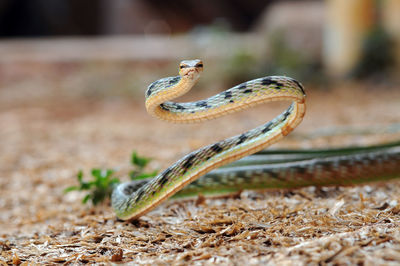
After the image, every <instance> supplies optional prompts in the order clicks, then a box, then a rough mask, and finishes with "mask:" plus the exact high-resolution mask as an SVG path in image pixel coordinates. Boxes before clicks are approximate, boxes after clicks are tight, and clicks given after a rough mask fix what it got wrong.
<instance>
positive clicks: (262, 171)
mask: <svg viewBox="0 0 400 266" xmlns="http://www.w3.org/2000/svg"><path fill="white" fill-rule="evenodd" d="M202 70H203V62H202V61H201V60H198V59H196V60H185V61H182V62H181V63H180V66H179V76H176V77H167V78H162V79H160V80H157V81H155V82H153V83H152V84H151V85H150V86H149V87H148V89H147V91H146V109H147V111H148V113H149V114H151V115H152V116H155V117H157V118H159V119H162V120H166V121H170V122H175V123H193V122H200V121H204V120H208V119H213V118H217V117H220V116H222V115H225V114H228V113H233V112H236V111H240V110H243V109H247V108H249V107H251V106H254V105H258V104H261V103H265V102H269V101H282V100H284V101H291V102H292V103H291V105H290V106H289V108H288V109H287V110H285V111H284V112H283V113H281V114H280V115H278V116H277V117H276V118H274V119H273V120H271V121H270V122H268V123H266V124H263V125H261V126H259V127H256V128H254V129H251V130H249V131H247V132H245V133H243V134H240V135H237V136H234V137H230V138H227V139H225V140H222V141H219V142H217V143H214V144H211V145H208V146H205V147H203V148H200V149H198V150H196V151H193V152H192V153H190V154H188V155H186V156H184V157H183V158H182V159H180V160H179V161H177V162H176V163H175V164H173V165H172V166H170V167H168V168H167V169H166V170H164V171H163V172H162V173H160V174H159V175H158V176H156V177H155V178H152V179H150V180H136V181H132V182H128V183H122V184H120V185H118V186H117V187H116V188H115V189H114V190H113V193H112V197H111V204H112V207H113V209H114V211H115V213H116V215H117V217H118V218H120V219H122V220H135V219H138V218H139V217H140V216H142V215H144V214H145V213H147V212H149V211H150V210H152V209H153V208H155V207H156V206H158V205H159V204H160V203H162V202H163V201H165V200H166V199H168V198H169V197H171V196H173V195H174V194H176V193H177V195H181V196H185V195H192V194H196V193H200V192H201V193H203V194H208V193H224V192H227V193H230V192H234V191H239V190H242V189H265V188H280V187H299V186H304V185H324V184H354V183H357V182H363V181H368V180H374V179H379V180H380V179H383V178H385V179H388V178H394V177H398V176H400V147H399V146H396V145H394V146H393V147H392V146H390V147H386V148H382V149H380V148H376V149H372V150H371V151H369V152H361V153H357V154H355V155H354V154H339V155H337V156H315V157H308V159H304V158H305V157H307V156H305V155H301V156H300V157H299V158H300V159H294V160H293V161H291V162H285V161H284V162H277V163H264V164H261V165H257V164H253V165H250V166H246V165H245V166H240V165H239V166H233V167H230V168H220V169H217V170H214V171H212V170H213V169H216V168H218V167H221V166H223V165H226V164H229V163H231V162H233V161H237V160H240V159H241V158H243V157H246V156H248V155H250V154H254V153H257V152H258V151H261V150H263V149H264V148H266V147H267V146H269V145H271V144H273V143H275V142H277V141H279V140H280V139H282V138H283V137H284V136H286V135H287V134H289V133H290V132H291V131H292V130H293V129H294V128H295V127H296V126H297V125H298V124H299V123H300V122H301V121H302V119H303V116H304V114H305V110H306V107H305V97H306V95H305V92H304V88H303V86H302V85H301V84H300V83H299V82H298V81H296V80H294V79H292V78H289V77H285V76H268V77H264V78H259V79H254V80H251V81H247V82H244V83H242V84H239V85H237V86H235V87H232V88H230V89H228V90H226V91H223V92H221V93H219V94H216V95H214V96H212V97H210V98H208V99H205V100H201V101H196V102H186V103H176V102H171V101H170V100H172V99H174V98H177V97H179V96H181V95H183V94H185V93H186V92H188V91H189V90H190V89H191V88H192V87H193V86H194V84H195V83H196V82H197V80H198V79H199V77H200V74H201V72H202ZM322 154H325V153H322ZM324 157H325V158H324ZM243 160H245V159H243ZM239 162H240V161H239ZM200 177H201V178H200Z"/></svg>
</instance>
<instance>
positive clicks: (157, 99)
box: [145, 76, 199, 120]
mask: <svg viewBox="0 0 400 266" xmlns="http://www.w3.org/2000/svg"><path fill="white" fill-rule="evenodd" d="M174 79H175V80H178V82H177V83H175V84H171V86H169V87H167V88H166V89H163V90H160V91H158V92H157V94H155V95H153V96H152V97H148V98H146V102H145V105H146V109H147V112H148V113H149V114H150V115H152V116H153V117H156V118H158V119H162V114H161V113H162V111H165V110H163V109H162V104H163V103H164V102H167V101H170V100H172V99H175V98H178V97H180V96H182V95H184V94H186V93H187V92H188V91H190V89H191V88H192V87H193V86H194V85H195V84H196V83H197V81H198V79H199V76H197V77H192V76H183V77H181V76H177V77H175V78H173V79H171V81H169V83H171V82H172V81H174ZM162 120H163V119H162Z"/></svg>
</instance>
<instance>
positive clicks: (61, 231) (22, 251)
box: [0, 83, 400, 265]
mask: <svg viewBox="0 0 400 266" xmlns="http://www.w3.org/2000/svg"><path fill="white" fill-rule="evenodd" d="M364 87H365V84H353V83H349V84H347V83H346V84H342V85H338V86H336V87H335V88H331V89H330V90H325V91H324V90H320V89H315V88H308V90H307V92H308V99H307V103H308V110H307V114H306V117H305V120H304V122H303V123H302V124H301V125H300V126H299V128H297V129H296V130H295V132H293V133H292V134H291V135H290V136H288V137H287V138H286V139H285V140H283V141H281V143H278V144H276V145H275V147H291V148H311V147H333V146H346V145H364V144H372V143H382V142H386V141H391V140H398V139H400V133H399V130H390V127H388V126H389V125H393V124H395V123H399V122H400V120H399V114H400V90H399V89H398V88H396V87H395V86H394V87H389V88H387V87H384V88H383V87H382V88H380V87H378V88H376V87H375V88H371V86H370V87H369V88H367V89H365V88H364ZM38 90H39V88H38ZM26 91H28V90H26ZM39 92H40V90H39ZM2 93H3V94H2V95H3V96H4V95H5V93H15V91H14V92H13V91H11V90H10V91H8V92H7V91H4V89H3V92H2ZM213 93H215V92H213V91H211V92H210V91H207V92H202V93H194V94H192V95H193V96H189V97H192V99H200V98H202V97H205V96H208V95H211V94H213ZM27 98H29V97H26V98H25V99H24V101H14V100H13V99H14V98H12V97H10V98H9V99H6V98H3V100H0V101H1V106H0V125H1V128H0V138H1V144H0V145H1V153H0V162H1V163H0V195H1V196H0V264H5V265H6V264H12V263H14V264H21V263H22V264H25V263H28V262H33V263H40V264H45V263H47V264H54V263H62V264H76V263H77V264H86V263H100V264H109V263H111V262H125V263H128V262H131V263H134V264H153V265H167V264H177V265H180V264H215V263H218V264H224V265H237V264H239V265H243V264H245V263H246V264H247V265H257V264H267V263H268V264H270V265H275V264H277V265H283V264H287V265H290V264H295V265H299V264H310V263H313V264H320V265H324V264H331V265H337V264H344V263H350V264H359V265H390V264H392V265H398V264H399V263H400V205H399V204H400V203H399V202H400V197H399V195H400V181H391V182H387V183H374V184H365V185H359V186H354V187H340V186H338V187H322V188H317V187H307V188H302V189H294V190H290V191H282V190H277V191H266V192H251V191H244V192H243V193H241V195H240V196H238V197H231V198H222V199H207V200H206V201H205V202H204V203H202V204H197V203H196V200H183V201H174V202H171V201H170V202H167V203H165V204H163V205H161V206H160V207H158V208H157V209H156V210H154V211H152V212H151V213H149V214H148V215H145V216H144V217H142V218H141V219H140V220H139V221H137V222H135V223H127V222H121V221H117V220H116V218H115V216H114V214H113V212H112V210H111V208H110V207H109V205H108V204H103V205H101V206H96V207H92V206H85V205H82V204H81V202H80V200H81V198H82V197H83V194H82V193H80V192H72V193H69V194H64V193H63V190H64V189H65V188H66V187H68V186H71V185H76V174H77V172H78V171H79V170H80V169H82V170H83V171H84V172H85V176H86V177H88V173H89V172H90V169H91V168H94V167H98V168H115V169H118V174H119V176H121V178H122V179H125V180H127V179H128V178H127V176H126V173H127V172H128V171H129V169H131V167H130V165H129V158H130V154H131V152H132V150H137V151H138V152H139V154H141V155H144V156H148V157H152V158H154V160H153V161H152V163H151V165H150V168H152V169H163V168H165V167H167V166H168V165H170V164H171V163H173V162H174V161H175V160H176V159H179V158H180V157H181V156H182V155H184V154H186V153H188V152H190V151H191V150H193V149H195V148H198V147H201V146H203V145H205V144H209V143H211V142H213V141H216V140H220V139H222V138H224V137H228V136H230V135H233V134H236V133H239V132H241V131H243V130H245V129H249V128H251V127H254V126H256V125H258V124H260V123H262V122H264V121H265V120H266V119H271V118H272V117H274V116H275V115H277V114H278V113H280V112H281V111H283V110H284V108H285V106H287V104H286V103H282V104H281V103H274V104H268V105H265V106H260V107H257V108H255V109H253V110H249V111H246V112H243V113H240V114H236V115H233V116H229V117H227V118H222V119H219V120H218V121H211V122H206V123H204V124H201V125H170V124H166V123H165V122H161V121H157V120H156V119H153V118H151V117H150V116H148V115H147V114H146V112H145V110H144V104H143V96H142V95H141V94H140V96H137V97H132V98H123V97H117V98H110V97H107V98H94V99H90V98H87V97H86V98H79V97H77V98H71V99H68V98H62V97H61V98H57V97H51V98H40V97H39V98H32V99H31V100H29V99H28V100H27ZM343 127H344V128H347V127H350V128H351V129H350V130H344V131H343V132H344V133H343V132H342V131H340V132H341V134H336V133H335V131H334V129H337V128H343ZM371 127H372V129H371V130H370V131H369V130H364V129H366V128H367V129H368V128H371ZM326 129H328V130H326ZM353 129H354V130H353ZM358 129H362V130H361V132H362V134H360V133H357V132H358V131H357V130H358ZM332 130H333V131H332ZM353 131H354V132H353ZM327 132H328V134H327ZM329 132H333V134H329ZM340 132H339V133H340Z"/></svg>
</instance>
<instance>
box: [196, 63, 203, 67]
mask: <svg viewBox="0 0 400 266" xmlns="http://www.w3.org/2000/svg"><path fill="white" fill-rule="evenodd" d="M195 67H203V63H198V64H196V65H195Z"/></svg>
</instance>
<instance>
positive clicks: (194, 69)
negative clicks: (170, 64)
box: [179, 59, 203, 79]
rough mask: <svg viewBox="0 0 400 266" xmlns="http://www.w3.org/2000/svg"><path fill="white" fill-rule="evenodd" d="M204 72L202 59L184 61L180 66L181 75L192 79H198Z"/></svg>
mask: <svg viewBox="0 0 400 266" xmlns="http://www.w3.org/2000/svg"><path fill="white" fill-rule="evenodd" d="M202 71H203V61H201V60H200V59H194V60H183V61H182V62H181V63H180V64H179V75H180V76H181V77H182V78H183V77H188V78H190V79H197V78H198V77H199V76H200V73H201V72H202Z"/></svg>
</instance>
